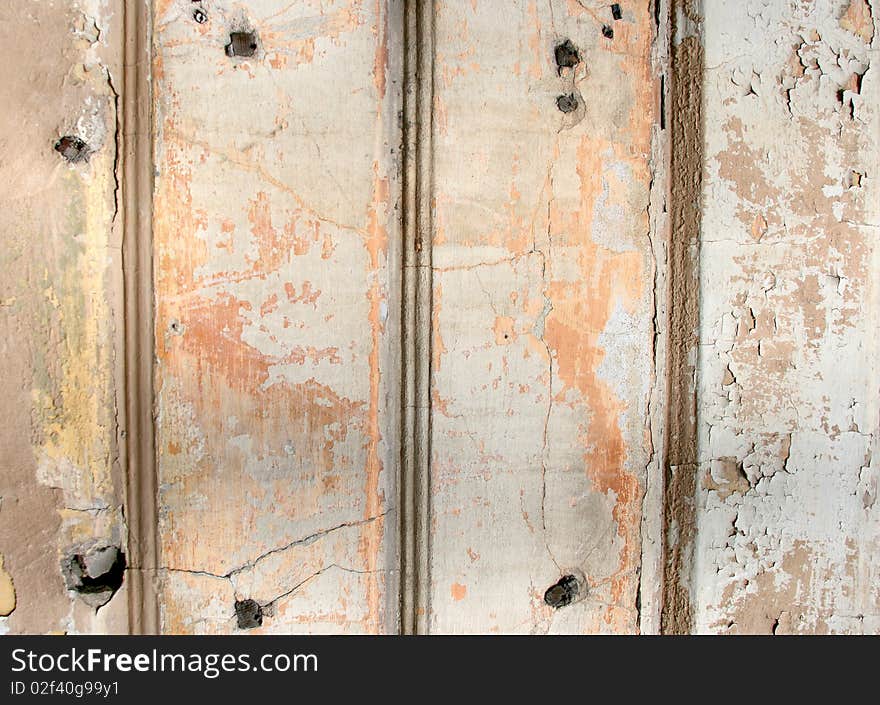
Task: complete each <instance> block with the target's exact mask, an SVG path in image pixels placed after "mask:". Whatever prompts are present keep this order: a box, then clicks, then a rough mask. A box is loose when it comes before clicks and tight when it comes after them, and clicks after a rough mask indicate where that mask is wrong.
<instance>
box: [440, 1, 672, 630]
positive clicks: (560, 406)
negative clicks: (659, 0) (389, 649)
mask: <svg viewBox="0 0 880 705" xmlns="http://www.w3.org/2000/svg"><path fill="white" fill-rule="evenodd" d="M650 9H651V8H650V3H649V2H647V0H645V1H642V2H630V3H623V4H622V12H621V17H620V19H617V20H616V19H614V17H613V16H612V10H611V8H610V5H602V4H598V3H597V4H596V5H595V8H593V7H592V3H590V4H587V3H584V4H578V3H574V2H526V1H523V2H510V3H504V8H503V11H501V12H500V8H499V5H498V4H497V3H491V2H480V3H473V4H467V3H457V2H443V3H438V4H437V6H436V20H435V21H436V37H435V79H434V86H435V88H434V90H435V100H434V109H435V115H434V120H435V136H434V184H435V191H434V198H435V202H436V215H435V234H434V243H433V245H434V250H433V271H434V275H433V291H434V297H433V316H434V330H433V335H434V340H433V356H432V363H433V368H432V379H433V386H432V390H431V394H432V412H433V414H432V467H431V481H432V482H431V503H432V524H431V543H430V546H431V562H430V566H431V571H430V572H431V586H430V613H431V618H430V625H429V626H430V630H431V631H434V632H505V633H506V632H523V633H546V632H578V633H579V632H635V631H638V628H639V614H638V609H637V595H638V586H639V575H640V563H641V538H640V533H641V518H642V498H643V496H644V493H645V490H646V483H647V470H646V468H647V467H648V465H649V464H650V463H652V461H653V458H652V450H653V439H652V431H651V426H650V419H649V404H650V399H651V394H652V391H653V383H654V374H655V369H654V355H653V352H654V350H653V339H654V316H655V292H654V276H655V266H656V265H655V261H654V251H653V246H652V239H651V231H650V227H649V206H650V196H651V183H652V168H651V152H652V144H651V143H652V127H653V126H654V123H655V121H656V110H657V107H658V103H659V101H658V97H659V87H660V82H659V78H658V77H657V76H656V75H655V72H654V71H653V69H652V48H653V45H654V42H655V38H656V36H657V27H656V25H655V19H654V16H653V13H652V12H651V11H650ZM499 12H500V14H501V15H502V16H503V21H499ZM603 28H604V33H603ZM566 40H568V41H569V42H570V46H571V49H569V50H568V52H567V54H566V52H562V53H561V54H560V62H561V65H560V62H558V60H557V47H560V45H563V44H564V42H565V41H566ZM572 52H576V54H577V56H575V55H574V54H573V53H572ZM563 54H565V56H563ZM572 64H573V65H572ZM564 575H574V576H576V577H579V578H581V579H582V580H583V582H584V585H583V587H585V588H586V589H587V590H588V594H587V595H586V598H585V599H581V600H580V601H578V602H576V604H573V605H571V606H568V607H566V608H565V609H559V610H556V609H554V608H553V607H551V606H549V605H548V604H546V603H545V600H544V594H545V591H546V590H547V589H548V588H549V587H550V586H552V585H553V584H554V583H556V582H557V581H558V580H559V579H560V578H561V577H562V576H564ZM581 597H583V593H582V594H581Z"/></svg>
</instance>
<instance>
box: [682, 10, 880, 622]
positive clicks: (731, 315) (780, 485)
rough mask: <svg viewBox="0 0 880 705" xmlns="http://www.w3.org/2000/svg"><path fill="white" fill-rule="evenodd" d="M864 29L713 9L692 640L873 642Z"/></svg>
mask: <svg viewBox="0 0 880 705" xmlns="http://www.w3.org/2000/svg"><path fill="white" fill-rule="evenodd" d="M873 15H874V16H873V17H872V13H871V6H870V4H869V3H868V2H866V0H852V1H851V2H850V0H846V1H845V2H842V1H833V2H832V1H830V0H824V1H822V2H784V1H783V0H773V1H772V2H767V1H764V2H744V3H726V2H710V1H708V0H706V1H705V2H704V3H703V17H704V39H703V41H704V46H705V61H706V69H705V89H704V91H705V92H704V96H705V100H704V111H705V115H704V117H705V126H706V127H705V160H706V161H705V170H704V191H703V199H704V213H703V222H702V257H701V295H702V302H701V303H702V315H701V329H700V333H701V335H700V338H701V346H700V371H699V380H700V381H699V420H700V421H699V439H698V440H699V458H700V465H699V485H698V497H697V499H698V514H697V519H698V523H697V527H698V531H697V539H696V552H695V562H694V565H693V572H692V575H693V578H692V585H691V599H692V607H693V612H694V623H693V628H694V629H695V630H696V631H698V632H721V633H731V632H733V633H737V632H739V633H743V632H748V633H756V632H757V633H769V632H774V633H790V632H808V633H815V632H819V633H823V632H836V633H862V632H865V633H869V632H871V633H876V632H878V631H880V580H878V575H877V570H878V564H880V522H878V518H880V517H878V505H877V504H876V496H877V477H878V462H880V455H878V453H877V448H876V445H877V434H878V430H880V429H878V394H877V393H878V381H880V380H878V369H877V352H878V351H877V341H878V337H877V320H878V313H880V311H878V300H877V296H878V289H877V274H878V268H877V266H878V260H877V258H878V254H877V245H876V242H877V236H878V233H880V231H878V226H880V206H878V204H880V191H878V180H877V179H878V173H877V168H878V164H880V151H878V140H880V113H878V95H880V93H878V90H880V74H878V70H877V68H876V67H875V66H874V64H876V63H877V61H878V54H877V47H878V42H880V36H878V30H877V21H878V20H880V16H878V8H877V6H876V2H875V3H874V10H873Z"/></svg>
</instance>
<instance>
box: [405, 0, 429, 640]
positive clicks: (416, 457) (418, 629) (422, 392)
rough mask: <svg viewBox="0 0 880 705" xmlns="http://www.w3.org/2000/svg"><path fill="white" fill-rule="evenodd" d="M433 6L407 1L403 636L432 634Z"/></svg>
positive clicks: (411, 0) (425, 1) (418, 1)
mask: <svg viewBox="0 0 880 705" xmlns="http://www.w3.org/2000/svg"><path fill="white" fill-rule="evenodd" d="M433 13H434V3H433V0H405V2H404V33H403V38H404V41H403V45H404V90H403V113H404V124H403V239H404V246H403V275H402V277H403V297H402V299H403V302H402V307H401V309H402V314H401V315H402V318H401V346H402V350H401V365H402V374H401V379H402V390H403V394H402V408H401V420H402V428H401V470H400V490H399V491H400V502H399V506H400V631H401V633H403V634H426V633H427V632H428V617H429V605H428V594H429V591H430V541H429V537H430V531H429V529H430V510H431V503H430V465H431V329H432V317H431V300H432V296H433V292H432V284H431V280H432V277H431V243H432V240H433V220H432V201H433V151H432V144H431V137H432V132H433V118H432V115H433V111H432V104H433V98H434V68H433V67H434V14H433Z"/></svg>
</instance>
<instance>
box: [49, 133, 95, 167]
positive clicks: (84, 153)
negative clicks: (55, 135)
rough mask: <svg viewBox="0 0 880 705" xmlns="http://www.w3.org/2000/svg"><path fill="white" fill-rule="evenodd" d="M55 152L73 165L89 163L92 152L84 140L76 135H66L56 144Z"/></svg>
mask: <svg viewBox="0 0 880 705" xmlns="http://www.w3.org/2000/svg"><path fill="white" fill-rule="evenodd" d="M55 151H56V152H58V154H60V155H61V156H62V157H64V158H65V159H66V160H67V161H69V162H71V163H72V164H76V163H78V162H84V161H88V158H89V155H90V154H91V153H92V151H91V150H90V149H89V145H87V144H86V143H85V142H84V141H83V140H81V139H80V138H79V137H76V136H74V135H65V136H64V137H62V138H61V139H60V140H58V141H57V142H56V143H55Z"/></svg>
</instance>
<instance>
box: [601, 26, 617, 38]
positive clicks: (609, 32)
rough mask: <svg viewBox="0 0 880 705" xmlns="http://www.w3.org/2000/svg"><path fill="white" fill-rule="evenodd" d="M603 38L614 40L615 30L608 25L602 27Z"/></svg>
mask: <svg viewBox="0 0 880 705" xmlns="http://www.w3.org/2000/svg"><path fill="white" fill-rule="evenodd" d="M602 36H603V37H605V39H614V30H613V29H611V27H609V26H608V25H607V24H603V25H602Z"/></svg>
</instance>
